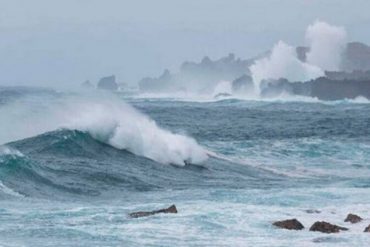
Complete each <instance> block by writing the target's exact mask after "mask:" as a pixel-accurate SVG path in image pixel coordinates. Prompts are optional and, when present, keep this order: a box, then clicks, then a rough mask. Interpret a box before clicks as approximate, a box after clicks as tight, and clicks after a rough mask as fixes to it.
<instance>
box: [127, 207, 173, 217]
mask: <svg viewBox="0 0 370 247" xmlns="http://www.w3.org/2000/svg"><path fill="white" fill-rule="evenodd" d="M160 213H164V214H168V213H171V214H177V208H176V206H175V205H172V206H170V207H169V208H165V209H160V210H154V211H140V212H134V213H130V214H129V216H130V217H131V218H140V217H146V216H151V215H154V214H160Z"/></svg>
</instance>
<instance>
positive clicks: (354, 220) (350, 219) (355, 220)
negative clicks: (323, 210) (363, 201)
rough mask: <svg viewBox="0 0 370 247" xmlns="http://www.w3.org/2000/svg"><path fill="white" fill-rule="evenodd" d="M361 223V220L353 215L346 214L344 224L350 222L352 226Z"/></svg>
mask: <svg viewBox="0 0 370 247" xmlns="http://www.w3.org/2000/svg"><path fill="white" fill-rule="evenodd" d="M360 221H362V218H361V217H360V216H358V215H355V214H348V215H347V218H346V219H345V220H344V222H351V223H352V224H355V223H358V222H360Z"/></svg>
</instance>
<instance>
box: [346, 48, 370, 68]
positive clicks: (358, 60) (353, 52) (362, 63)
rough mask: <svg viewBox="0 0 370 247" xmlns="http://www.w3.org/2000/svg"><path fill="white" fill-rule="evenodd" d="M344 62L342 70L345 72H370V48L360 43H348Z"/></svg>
mask: <svg viewBox="0 0 370 247" xmlns="http://www.w3.org/2000/svg"><path fill="white" fill-rule="evenodd" d="M343 60H344V61H343V65H342V69H343V70H345V71H354V70H363V71H366V70H370V46H368V45H366V44H363V43H360V42H351V43H348V44H347V48H346V50H345V52H344V54H343Z"/></svg>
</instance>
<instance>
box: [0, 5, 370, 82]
mask: <svg viewBox="0 0 370 247" xmlns="http://www.w3.org/2000/svg"><path fill="white" fill-rule="evenodd" d="M369 9H370V1H369V0H181V1H180V0H145V1H144V0H132V1H126V0H32V1H31V0H0V85H17V84H22V85H36V84H39V85H50V86H51V85H79V84H80V83H81V82H83V81H85V80H87V79H90V80H91V81H92V82H94V83H95V82H96V81H97V80H98V79H99V78H100V77H101V76H104V75H110V74H115V75H117V78H118V81H121V82H128V83H136V82H137V80H139V79H140V78H141V77H143V76H157V75H158V74H160V73H161V72H162V71H163V70H164V69H165V68H169V69H171V70H176V69H177V68H178V67H179V65H180V64H181V63H182V62H183V61H184V60H191V61H198V60H200V59H201V58H202V57H203V56H205V55H208V56H210V57H211V58H212V59H216V58H219V57H221V56H224V55H227V54H228V53H229V52H234V53H235V54H236V55H237V56H239V57H242V58H247V57H248V56H253V55H255V54H258V53H260V52H263V51H265V50H268V49H269V48H270V47H271V46H272V45H273V44H274V43H275V42H277V41H278V40H280V39H282V40H285V41H286V42H288V43H290V44H292V45H298V44H302V43H304V32H305V29H306V27H307V25H308V24H310V23H312V22H313V21H315V20H316V19H320V20H323V21H326V22H328V23H330V24H334V25H341V26H344V27H345V28H346V29H347V32H348V36H349V39H350V40H358V41H363V42H365V43H370V32H369V31H370V30H369V28H370V14H369Z"/></svg>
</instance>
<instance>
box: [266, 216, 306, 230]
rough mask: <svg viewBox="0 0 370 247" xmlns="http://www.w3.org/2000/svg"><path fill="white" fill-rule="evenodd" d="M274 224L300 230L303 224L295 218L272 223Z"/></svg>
mask: <svg viewBox="0 0 370 247" xmlns="http://www.w3.org/2000/svg"><path fill="white" fill-rule="evenodd" d="M272 224H273V225H274V226H277V227H279V228H283V229H288V230H302V229H303V228H304V226H303V225H302V223H301V222H299V221H298V220H297V219H290V220H282V221H276V222H274V223H272Z"/></svg>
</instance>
